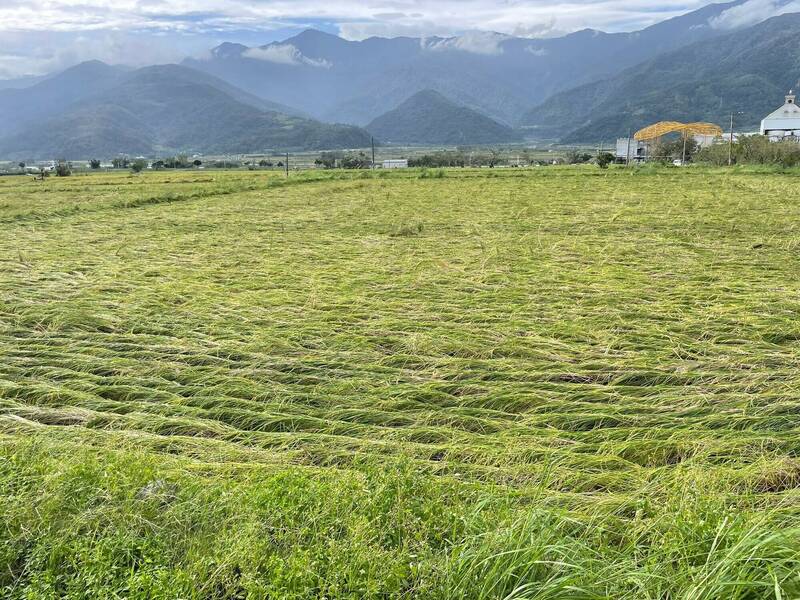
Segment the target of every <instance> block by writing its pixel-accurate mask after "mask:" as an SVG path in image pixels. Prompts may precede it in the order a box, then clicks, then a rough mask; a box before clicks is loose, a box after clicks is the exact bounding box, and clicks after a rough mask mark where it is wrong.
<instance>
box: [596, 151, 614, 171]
mask: <svg viewBox="0 0 800 600" xmlns="http://www.w3.org/2000/svg"><path fill="white" fill-rule="evenodd" d="M595 162H596V163H597V166H598V167H600V168H601V169H607V168H608V165H610V164H611V163H613V162H614V155H613V154H611V153H610V152H601V153H600V154H598V155H597V158H596V159H595Z"/></svg>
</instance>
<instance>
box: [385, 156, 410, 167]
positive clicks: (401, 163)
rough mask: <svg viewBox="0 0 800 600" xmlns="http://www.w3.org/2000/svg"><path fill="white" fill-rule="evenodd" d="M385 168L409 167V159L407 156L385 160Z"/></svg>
mask: <svg viewBox="0 0 800 600" xmlns="http://www.w3.org/2000/svg"><path fill="white" fill-rule="evenodd" d="M383 168H384V169H407V168H408V160H407V159H405V158H400V159H397V158H395V159H391V160H385V161H383Z"/></svg>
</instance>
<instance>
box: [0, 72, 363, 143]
mask: <svg viewBox="0 0 800 600" xmlns="http://www.w3.org/2000/svg"><path fill="white" fill-rule="evenodd" d="M91 68H99V67H98V66H97V65H94V66H92V67H91ZM76 73H78V74H80V73H82V71H81V70H80V69H79V70H77V71H73V72H72V73H67V74H66V75H65V77H66V78H69V76H70V75H75V74H76ZM23 91H24V90H23ZM38 93H39V92H38V90H33V92H32V95H33V97H38V96H37V94H38ZM272 106H275V105H274V104H272V103H267V102H265V101H264V100H262V99H260V98H257V97H255V96H252V95H251V94H248V93H246V92H243V91H241V90H238V89H236V88H234V87H233V86H231V85H230V84H227V83H225V82H222V81H220V80H217V79H216V78H214V77H211V76H209V75H208V74H205V73H200V72H198V71H194V70H192V69H189V68H187V67H183V66H179V65H163V66H154V67H145V68H143V69H139V70H136V71H131V72H126V73H124V74H122V75H120V76H119V77H116V78H115V81H114V82H113V83H109V82H108V81H104V82H103V85H102V86H101V89H99V90H97V91H96V93H93V94H88V95H84V96H83V97H81V98H79V99H78V100H77V101H75V102H73V103H72V104H70V105H69V106H66V107H61V110H57V111H55V112H54V113H52V114H50V115H48V116H47V117H41V118H39V119H37V120H35V121H33V122H30V123H27V124H26V125H24V126H22V127H21V128H18V129H16V130H15V131H13V132H12V133H10V134H8V135H7V136H5V137H3V138H0V156H4V157H10V158H20V159H29V158H34V159H40V158H74V159H79V158H92V157H108V156H115V155H117V154H131V155H139V154H142V155H155V154H167V153H176V152H187V153H193V152H200V153H247V152H263V151H266V150H274V149H278V150H281V151H283V150H311V149H330V148H350V147H363V146H366V145H368V143H369V140H370V136H369V134H368V133H367V132H366V131H364V130H363V129H358V128H356V127H352V126H344V125H329V124H325V123H321V122H319V121H314V120H311V119H306V118H302V117H297V116H292V115H288V114H285V113H282V112H278V111H275V110H270V108H271V107H272Z"/></svg>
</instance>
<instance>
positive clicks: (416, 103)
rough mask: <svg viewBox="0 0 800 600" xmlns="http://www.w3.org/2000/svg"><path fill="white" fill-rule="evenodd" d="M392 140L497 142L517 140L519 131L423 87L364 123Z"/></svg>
mask: <svg viewBox="0 0 800 600" xmlns="http://www.w3.org/2000/svg"><path fill="white" fill-rule="evenodd" d="M367 130H368V131H369V132H370V133H372V134H374V135H375V136H376V137H378V138H380V139H381V140H383V141H384V142H388V143H394V144H428V145H440V144H441V145H459V144H499V143H508V142H518V141H521V139H522V138H521V136H520V135H519V133H517V132H515V131H514V130H513V129H511V128H510V127H508V126H506V125H502V124H501V123H498V122H497V121H494V120H492V119H490V118H489V117H487V116H485V115H482V114H481V113H479V112H477V111H475V110H472V109H471V108H467V107H465V106H461V105H459V104H456V103H454V102H451V101H450V100H448V99H447V98H445V97H444V96H442V95H441V94H439V93H438V92H434V91H433V90H424V91H422V92H418V93H416V94H414V95H413V96H412V97H411V98H409V99H408V100H406V101H405V102H403V103H402V104H401V105H400V106H398V107H397V108H395V109H394V110H391V111H389V112H387V113H386V114H384V115H382V116H380V117H378V118H377V119H375V120H374V121H372V123H370V124H369V125H367Z"/></svg>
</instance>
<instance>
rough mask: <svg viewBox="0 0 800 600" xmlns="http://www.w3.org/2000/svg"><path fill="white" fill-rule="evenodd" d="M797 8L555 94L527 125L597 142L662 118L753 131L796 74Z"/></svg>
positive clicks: (799, 50)
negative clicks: (734, 124) (732, 124)
mask: <svg viewBox="0 0 800 600" xmlns="http://www.w3.org/2000/svg"><path fill="white" fill-rule="evenodd" d="M799 38H800V14H797V13H794V14H785V15H781V16H778V17H773V18H771V19H768V20H767V21H764V22H763V23H759V24H757V25H755V26H753V27H750V28H748V29H746V30H744V31H738V32H735V33H732V34H728V35H726V36H722V37H719V38H717V39H714V40H707V41H704V42H699V43H696V44H691V45H689V46H686V47H685V48H681V49H679V50H675V51H672V52H668V53H665V54H662V55H661V56H658V57H657V58H654V59H651V60H648V61H645V62H644V63H642V64H640V65H637V66H635V67H632V68H630V69H626V70H625V71H623V72H622V73H620V74H618V75H616V76H614V77H612V78H609V79H605V80H602V81H598V82H594V83H590V84H587V85H584V86H580V87H578V88H576V89H572V90H569V91H566V92H563V93H560V94H556V95H554V96H552V97H551V98H550V99H548V100H547V101H546V102H544V103H543V104H541V105H539V106H537V107H535V108H533V109H532V110H530V111H529V112H528V113H527V114H526V115H525V118H524V121H523V122H524V123H525V124H526V125H528V126H530V127H531V128H533V129H534V130H536V132H537V133H538V134H539V135H540V136H542V137H554V136H556V135H557V134H558V133H559V132H560V134H561V135H560V136H559V137H560V138H561V140H562V141H564V142H566V143H571V142H596V141H604V140H610V139H613V138H614V137H616V136H620V135H623V134H625V133H626V132H627V131H629V130H630V131H636V130H638V129H640V128H641V127H644V126H645V125H648V124H650V123H653V122H655V121H659V120H677V121H684V122H692V121H711V122H715V123H718V124H725V123H727V122H728V119H729V116H730V114H731V113H734V116H735V120H736V122H737V123H738V125H739V128H740V130H742V129H744V130H757V129H758V127H759V123H760V121H761V119H762V118H763V117H764V116H765V115H767V114H768V113H769V112H771V111H772V110H774V109H776V108H777V107H778V106H780V105H781V104H782V101H783V96H784V94H786V92H787V91H788V90H789V89H790V88H793V87H797V83H798V77H800V45H798V39H799Z"/></svg>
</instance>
